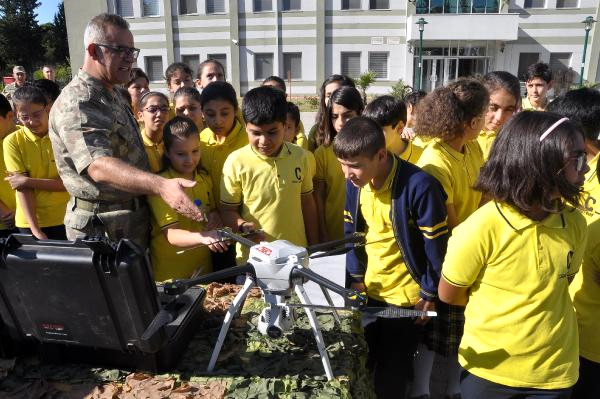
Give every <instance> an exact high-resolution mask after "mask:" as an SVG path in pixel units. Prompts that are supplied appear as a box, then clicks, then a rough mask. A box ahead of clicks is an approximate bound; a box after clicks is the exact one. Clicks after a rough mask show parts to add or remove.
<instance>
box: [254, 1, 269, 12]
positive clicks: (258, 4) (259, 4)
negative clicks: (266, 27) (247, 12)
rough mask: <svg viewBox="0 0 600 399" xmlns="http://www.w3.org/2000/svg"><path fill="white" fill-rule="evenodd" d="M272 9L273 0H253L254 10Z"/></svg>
mask: <svg viewBox="0 0 600 399" xmlns="http://www.w3.org/2000/svg"><path fill="white" fill-rule="evenodd" d="M261 11H273V0H254V12H261Z"/></svg>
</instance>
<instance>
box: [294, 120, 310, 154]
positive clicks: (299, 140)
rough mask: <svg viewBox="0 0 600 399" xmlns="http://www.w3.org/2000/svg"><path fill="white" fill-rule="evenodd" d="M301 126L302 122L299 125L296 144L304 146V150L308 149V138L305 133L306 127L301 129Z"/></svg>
mask: <svg viewBox="0 0 600 399" xmlns="http://www.w3.org/2000/svg"><path fill="white" fill-rule="evenodd" d="M300 126H302V122H300V125H299V126H298V132H297V133H296V143H295V144H296V145H297V146H298V147H300V148H302V149H303V150H307V151H308V139H307V138H306V136H305V135H304V129H302V130H300Z"/></svg>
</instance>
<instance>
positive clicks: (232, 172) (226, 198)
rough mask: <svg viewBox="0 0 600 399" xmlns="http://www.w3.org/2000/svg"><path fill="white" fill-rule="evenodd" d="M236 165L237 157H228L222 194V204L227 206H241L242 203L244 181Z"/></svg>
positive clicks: (222, 180)
mask: <svg viewBox="0 0 600 399" xmlns="http://www.w3.org/2000/svg"><path fill="white" fill-rule="evenodd" d="M232 155H233V153H232ZM236 164H237V161H236V157H235V156H231V155H230V156H229V157H227V160H226V161H225V165H223V176H222V178H221V191H220V192H221V203H222V204H225V205H240V204H241V203H242V181H241V179H240V176H239V173H238V171H237V165H236Z"/></svg>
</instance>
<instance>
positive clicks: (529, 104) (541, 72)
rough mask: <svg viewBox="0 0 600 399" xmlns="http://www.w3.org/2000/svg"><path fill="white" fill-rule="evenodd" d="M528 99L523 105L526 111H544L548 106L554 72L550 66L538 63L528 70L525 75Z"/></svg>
mask: <svg viewBox="0 0 600 399" xmlns="http://www.w3.org/2000/svg"><path fill="white" fill-rule="evenodd" d="M525 87H526V88H527V97H525V98H524V99H523V101H522V103H521V109H523V110H525V111H544V110H545V109H546V105H547V104H548V90H550V89H551V88H552V70H551V69H550V65H548V64H546V63H543V62H538V63H536V64H532V65H530V66H529V68H527V72H526V73H525Z"/></svg>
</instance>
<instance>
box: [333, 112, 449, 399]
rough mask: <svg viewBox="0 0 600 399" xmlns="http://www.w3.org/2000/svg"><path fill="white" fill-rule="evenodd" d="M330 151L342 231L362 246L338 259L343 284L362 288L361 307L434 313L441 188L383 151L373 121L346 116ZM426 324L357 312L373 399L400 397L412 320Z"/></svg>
mask: <svg viewBox="0 0 600 399" xmlns="http://www.w3.org/2000/svg"><path fill="white" fill-rule="evenodd" d="M333 150H334V152H335V155H336V156H337V158H338V160H339V161H340V163H341V165H342V170H343V171H344V176H345V177H346V207H345V211H344V231H345V234H346V235H351V234H354V233H356V232H357V231H361V232H364V233H366V242H367V245H366V246H365V247H362V248H354V249H352V250H351V251H349V252H348V255H347V256H346V271H347V273H348V277H349V278H350V282H351V286H352V287H353V288H356V289H358V290H360V291H363V292H366V293H367V295H368V305H369V306H383V307H385V306H400V307H411V308H415V309H420V310H434V309H435V298H436V297H437V282H438V281H439V273H440V269H441V264H442V260H443V257H444V253H445V251H446V242H447V239H448V226H447V224H446V207H445V205H444V202H445V194H444V191H443V189H442V187H441V185H440V184H439V182H438V181H437V180H435V179H434V178H433V177H431V176H430V175H428V174H427V173H425V172H423V171H422V170H421V169H419V168H417V167H416V166H414V165H411V164H409V163H408V162H405V161H403V160H401V159H400V158H399V157H397V156H396V155H393V154H392V153H390V152H388V150H387V149H386V138H385V136H384V134H383V131H382V129H381V126H380V125H378V124H377V123H376V122H375V121H373V120H372V119H369V118H365V117H356V118H354V119H352V120H350V121H348V123H347V124H346V125H345V126H344V127H343V128H342V130H341V131H340V132H339V133H338V135H337V136H336V138H335V140H334V142H333ZM426 322H427V320H426V318H420V319H419V320H417V321H416V322H415V320H412V319H385V318H376V317H371V318H367V317H366V316H365V317H363V325H364V326H365V338H366V340H367V344H368V346H369V356H368V359H367V365H368V367H369V368H370V369H371V370H372V371H373V379H374V381H373V382H374V384H373V385H374V386H375V392H376V394H377V397H378V398H404V397H405V392H406V385H407V381H408V380H409V378H410V375H411V374H412V373H411V371H412V366H411V364H412V359H413V357H414V353H415V350H416V347H417V342H418V341H419V339H420V335H421V334H420V332H421V331H420V328H419V326H418V325H419V324H424V323H426ZM365 324H366V325H365Z"/></svg>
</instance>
